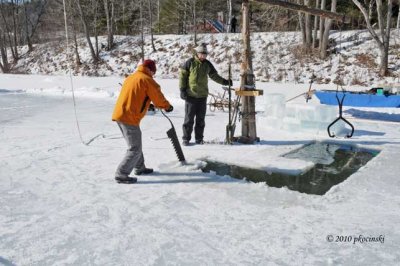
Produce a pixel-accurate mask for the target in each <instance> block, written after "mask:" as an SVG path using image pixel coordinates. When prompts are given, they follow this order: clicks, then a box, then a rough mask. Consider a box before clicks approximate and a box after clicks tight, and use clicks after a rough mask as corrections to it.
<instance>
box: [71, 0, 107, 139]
mask: <svg viewBox="0 0 400 266" xmlns="http://www.w3.org/2000/svg"><path fill="white" fill-rule="evenodd" d="M63 8H64V25H65V39H66V41H67V47H66V51H67V52H66V53H67V61H68V63H67V64H68V73H69V81H70V86H71V92H72V101H73V103H74V114H75V122H76V127H77V129H78V134H79V139H80V140H81V142H82V144H84V145H86V146H89V144H90V143H91V142H93V141H94V140H95V139H96V138H98V137H103V138H105V135H104V134H98V135H96V136H95V137H93V138H91V139H90V140H89V141H88V142H84V141H83V138H82V133H81V129H80V127H79V121H78V114H77V111H76V100H75V90H74V82H73V80H72V71H71V69H72V66H71V60H69V57H70V56H69V53H68V51H69V41H68V23H67V9H66V7H65V0H63Z"/></svg>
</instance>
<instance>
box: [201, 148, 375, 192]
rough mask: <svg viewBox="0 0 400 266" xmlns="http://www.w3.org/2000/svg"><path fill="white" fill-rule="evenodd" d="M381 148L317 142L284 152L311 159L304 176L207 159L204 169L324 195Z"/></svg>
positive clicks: (307, 159) (291, 155) (303, 158)
mask: <svg viewBox="0 0 400 266" xmlns="http://www.w3.org/2000/svg"><path fill="white" fill-rule="evenodd" d="M378 153H379V151H377V150H368V149H362V148H357V147H353V146H350V145H344V144H335V143H323V142H315V143H311V144H308V145H305V146H303V147H301V148H299V149H297V150H294V151H292V152H289V153H287V154H284V155H282V157H285V158H293V159H300V160H304V161H311V162H313V163H314V166H313V167H312V168H311V169H308V170H306V171H305V172H304V173H301V174H300V175H290V174H284V173H268V172H266V171H263V170H258V169H251V168H246V167H241V166H236V165H229V164H225V163H221V162H215V161H209V160H206V163H207V165H206V166H205V167H204V168H203V169H202V170H203V172H210V171H214V172H216V174H217V175H222V176H224V175H228V176H231V177H234V178H238V179H243V178H245V179H246V180H248V181H251V182H256V183H258V182H265V183H266V184H267V185H268V186H271V187H277V188H281V187H285V186H286V187H288V188H289V189H291V190H295V191H299V192H302V193H306V194H315V195H324V194H325V193H326V192H327V191H328V190H329V189H330V188H331V187H333V186H335V185H337V184H339V183H341V182H343V181H344V180H346V179H347V178H348V177H349V176H350V175H352V174H353V173H355V172H356V171H357V170H358V169H360V168H361V167H362V166H364V165H366V164H367V163H368V161H369V160H371V159H372V158H373V157H375V156H376V155H377V154H378Z"/></svg>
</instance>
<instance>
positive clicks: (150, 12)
mask: <svg viewBox="0 0 400 266" xmlns="http://www.w3.org/2000/svg"><path fill="white" fill-rule="evenodd" d="M147 3H148V7H149V24H150V25H149V28H150V38H151V47H152V49H153V52H155V51H156V47H155V45H154V36H153V3H152V0H147Z"/></svg>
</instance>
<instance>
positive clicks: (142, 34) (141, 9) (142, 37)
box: [140, 1, 144, 62]
mask: <svg viewBox="0 0 400 266" xmlns="http://www.w3.org/2000/svg"><path fill="white" fill-rule="evenodd" d="M140 48H141V50H142V53H141V58H142V62H143V61H144V26H143V1H140Z"/></svg>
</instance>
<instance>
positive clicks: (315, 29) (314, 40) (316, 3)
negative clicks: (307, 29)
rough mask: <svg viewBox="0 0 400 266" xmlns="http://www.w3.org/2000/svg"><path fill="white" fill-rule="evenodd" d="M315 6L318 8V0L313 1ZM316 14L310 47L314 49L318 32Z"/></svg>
mask: <svg viewBox="0 0 400 266" xmlns="http://www.w3.org/2000/svg"><path fill="white" fill-rule="evenodd" d="M315 8H316V9H318V8H319V0H316V1H315ZM318 19H319V17H318V16H314V32H313V38H312V48H313V49H314V48H315V47H316V43H317V34H318Z"/></svg>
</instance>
